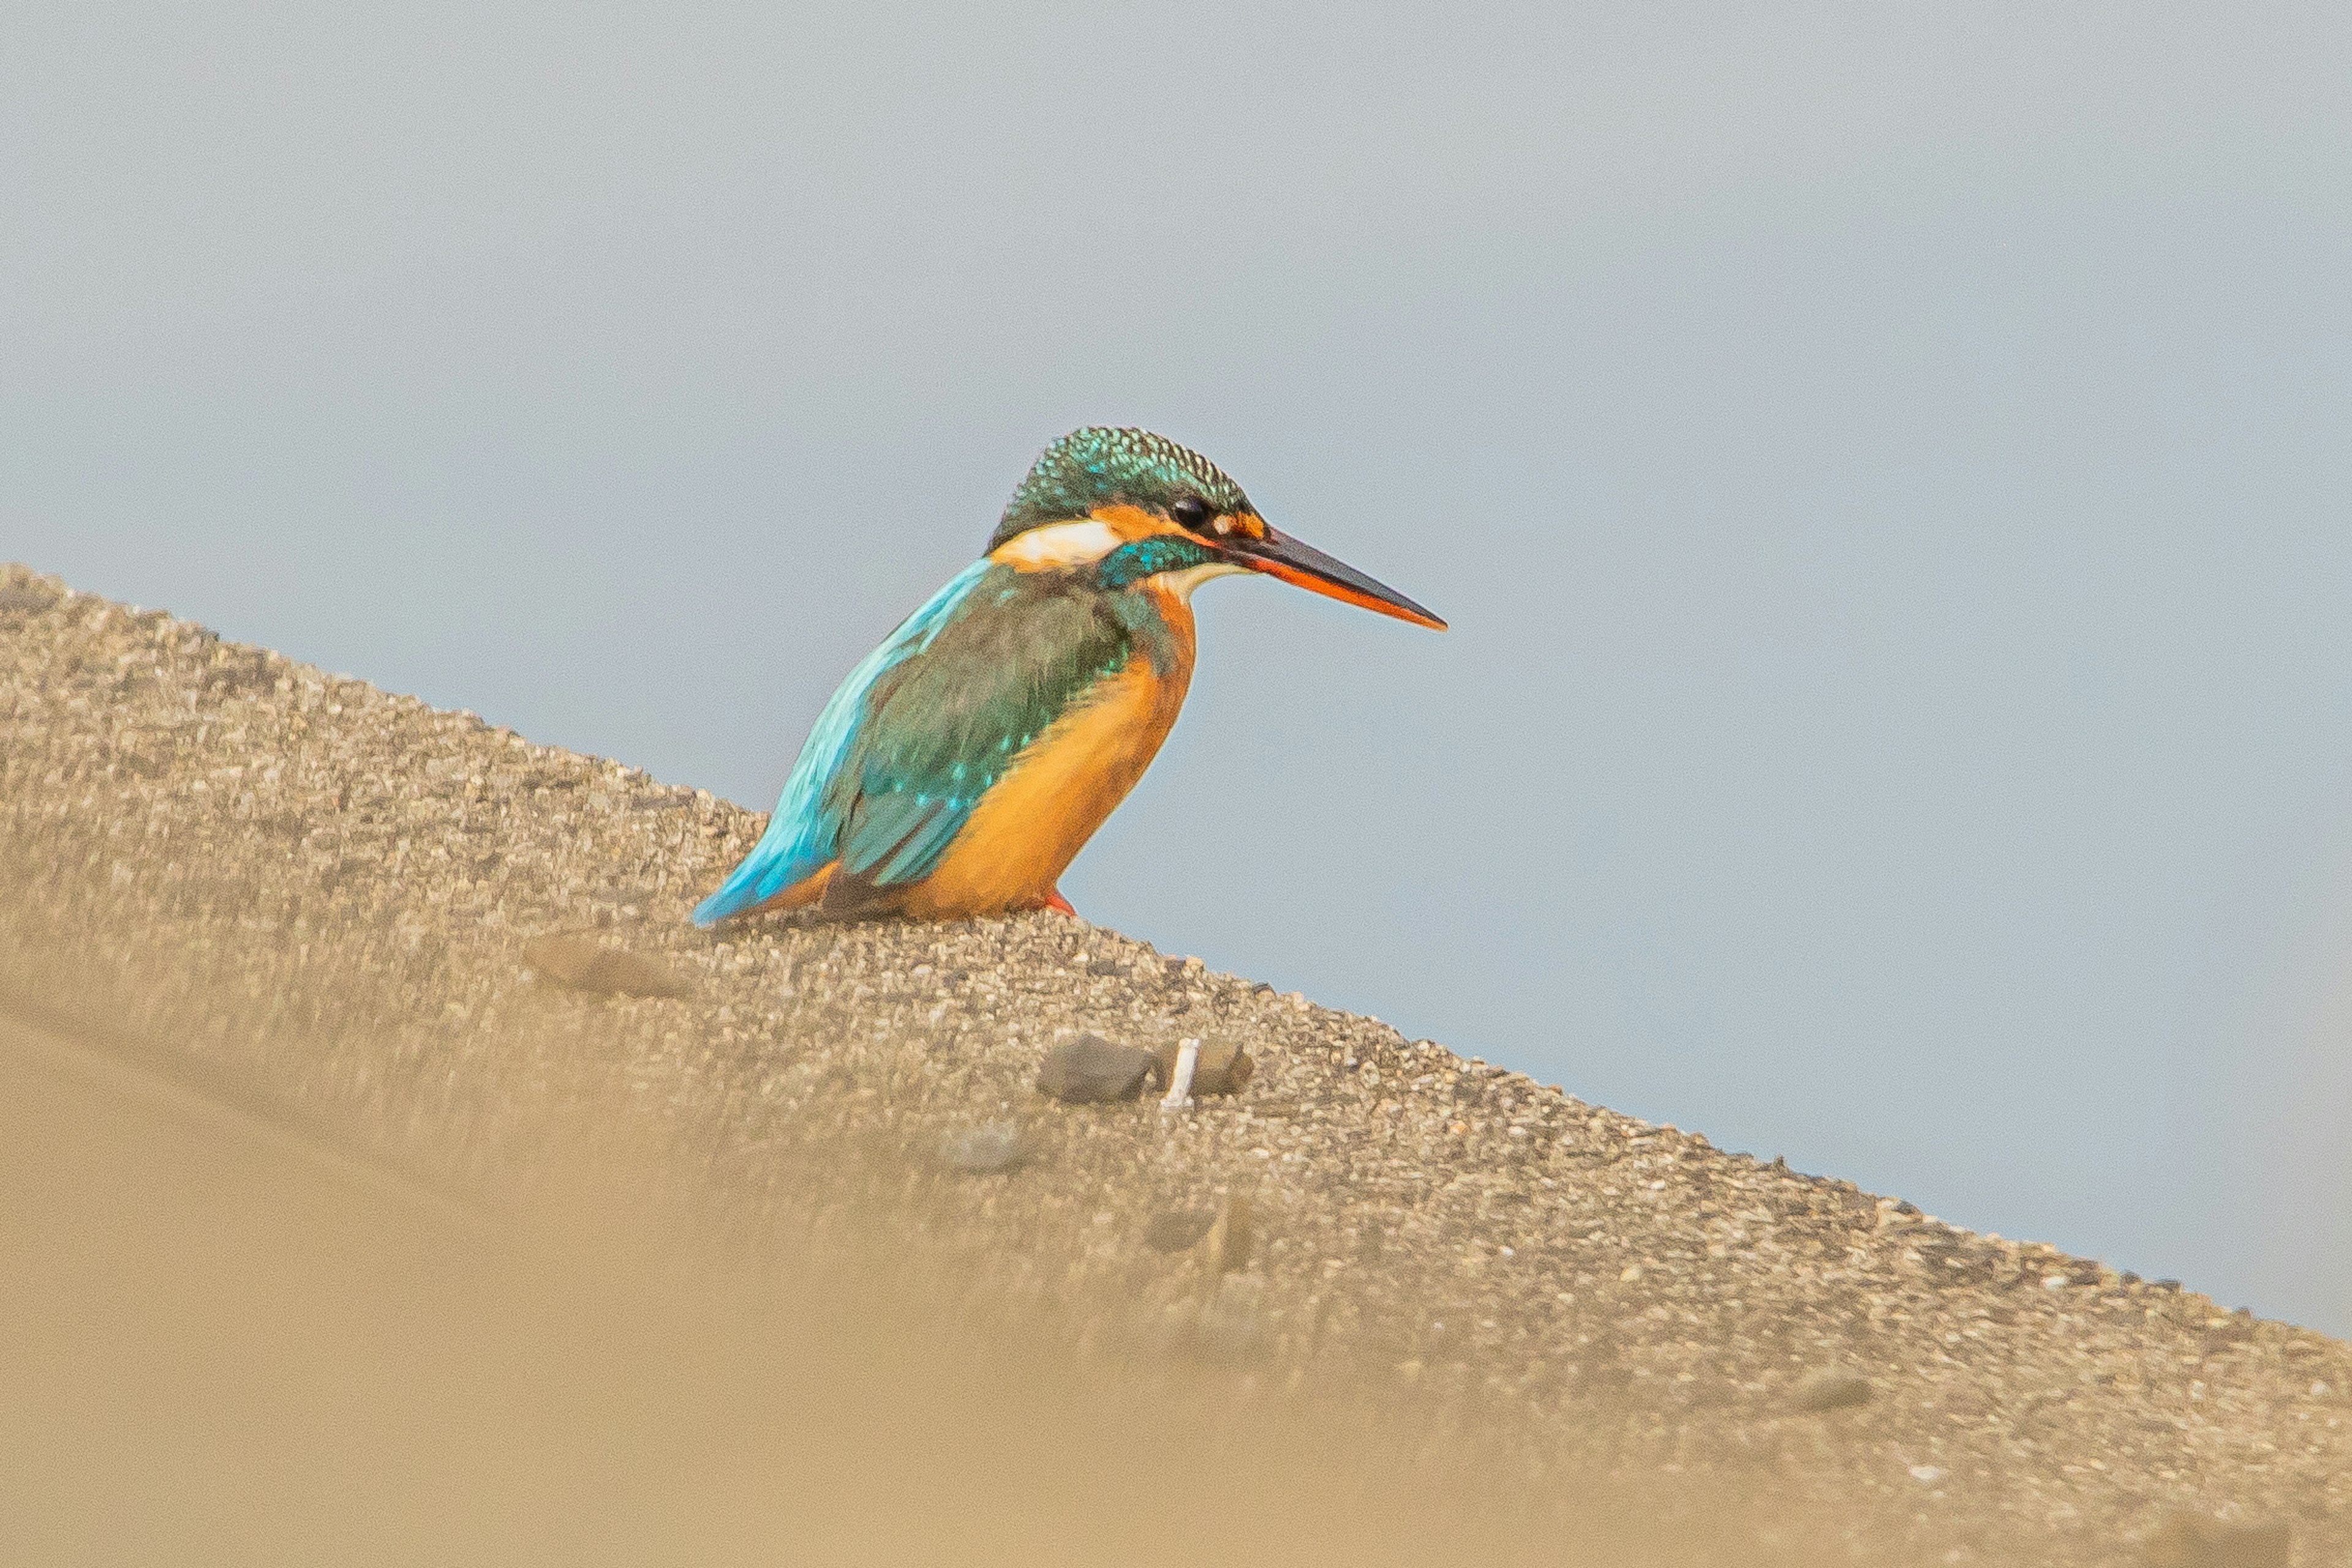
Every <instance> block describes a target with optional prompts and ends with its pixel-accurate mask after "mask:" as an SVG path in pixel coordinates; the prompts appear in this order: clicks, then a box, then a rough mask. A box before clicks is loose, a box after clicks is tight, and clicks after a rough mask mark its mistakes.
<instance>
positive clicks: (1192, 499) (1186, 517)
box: [1168, 496, 1216, 533]
mask: <svg viewBox="0 0 2352 1568" xmlns="http://www.w3.org/2000/svg"><path fill="white" fill-rule="evenodd" d="M1168 515H1169V516H1170V517H1172V518H1174V519H1175V520H1176V521H1178V522H1181V523H1182V524H1183V525H1184V526H1185V527H1186V528H1189V529H1191V530H1192V531H1193V532H1195V533H1203V532H1206V531H1208V527H1209V520H1210V519H1211V518H1213V517H1214V516H1215V515H1216V509H1215V508H1213V507H1212V506H1211V505H1210V504H1209V503H1208V502H1207V501H1204V500H1202V499H1201V498H1200V497H1199V496H1186V497H1184V498H1183V499H1181V500H1179V501H1178V502H1177V503H1176V504H1175V505H1174V506H1171V507H1170V508H1169V509H1168Z"/></svg>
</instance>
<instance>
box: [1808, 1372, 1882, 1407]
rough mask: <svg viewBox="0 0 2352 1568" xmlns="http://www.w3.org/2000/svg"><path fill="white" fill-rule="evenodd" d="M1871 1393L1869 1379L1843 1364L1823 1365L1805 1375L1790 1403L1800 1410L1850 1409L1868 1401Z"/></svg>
mask: <svg viewBox="0 0 2352 1568" xmlns="http://www.w3.org/2000/svg"><path fill="white" fill-rule="evenodd" d="M1870 1394H1871V1387H1870V1379H1868V1378H1866V1377H1864V1376H1862V1375H1860V1374H1859V1373H1851V1372H1847V1371H1846V1370H1845V1369H1844V1368H1843V1367H1823V1368H1822V1369H1821V1370H1820V1371H1818V1372H1812V1373H1807V1374H1806V1375H1805V1377H1804V1378H1803V1380H1802V1381H1801V1382H1800V1383H1799V1384H1797V1386H1796V1387H1795V1388H1794V1389H1793V1390H1791V1391H1790V1394H1789V1403H1790V1404H1791V1405H1795V1406H1796V1407H1797V1408H1798V1409H1800V1410H1812V1411H1820V1410H1847V1409H1851V1408H1853V1406H1854V1405H1867V1404H1869V1403H1870Z"/></svg>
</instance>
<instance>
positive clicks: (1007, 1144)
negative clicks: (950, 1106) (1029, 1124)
mask: <svg viewBox="0 0 2352 1568" xmlns="http://www.w3.org/2000/svg"><path fill="white" fill-rule="evenodd" d="M1028 1154H1029V1150H1028V1145H1027V1143H1026V1142H1025V1141H1024V1139H1023V1138H1022V1136H1021V1129H1020V1128H1018V1127H1015V1126H1014V1125H1013V1123H1012V1122H1010V1121H984V1122H982V1123H981V1125H979V1126H978V1127H966V1128H963V1129H961V1130H960V1131H954V1132H950V1133H949V1134H948V1135H947V1136H946V1137H945V1138H942V1139H941V1140H940V1159H942V1160H944V1161H946V1162H947V1163H949V1164H950V1165H952V1166H954V1167H955V1168H956V1169H957V1170H959V1171H970V1172H972V1173H976V1174H980V1175H991V1174H993V1173H997V1172H1001V1171H1010V1170H1012V1169H1013V1167H1014V1166H1016V1165H1018V1164H1020V1163H1021V1162H1022V1161H1023V1160H1024V1159H1026V1158H1027V1157H1028Z"/></svg>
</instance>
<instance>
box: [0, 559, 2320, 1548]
mask: <svg viewBox="0 0 2352 1568" xmlns="http://www.w3.org/2000/svg"><path fill="white" fill-rule="evenodd" d="M760 826H761V819H760V818H759V817H758V816H756V815H755V814H752V813H749V812H745V811H742V810H740V809H739V808H737V807H734V806H731V805H728V804H727V803H726V802H723V801H719V800H715V799H713V798H711V797H710V796H709V795H707V794H703V793H700V792H696V791H691V790H684V789H679V788H676V787H673V786H669V785H665V784H661V783H660V782H659V781H657V780H654V779H651V778H648V777H647V776H646V774H644V773H641V772H638V771H636V770H634V769H630V768H626V767H625V766H622V765H620V764H618V763H610V762H604V761H600V760H598V759H594V758H587V757H581V756H577V755H573V754H571V753H568V752H562V751H560V750H557V749H555V748H551V747H545V746H539V745H534V744H533V743H531V742H529V741H528V740H526V739H524V738H523V737H520V736H518V735H515V734H513V733H511V732H510V731H503V730H499V729H497V728H494V727H493V726H491V725H489V724H488V723H485V722H484V721H481V720H479V719H478V718H476V717H475V716H473V715H471V714H464V713H444V712H436V711H434V710H431V709H428V708H426V707H425V706H424V705H423V704H421V703H419V702H416V701H415V700H412V699H406V698H399V697H394V696H392V695H389V694H387V693H384V692H381V691H378V690H376V689H373V688H371V687H369V686H367V685H365V684H364V683H363V682H361V681H357V680H352V679H346V678H341V677H335V676H330V675H326V674H323V673H322V672H320V671H318V670H315V669H310V668H305V667H303V666H301V665H299V664H295V663H293V662H291V661H289V660H287V659H284V658H279V657H278V656H276V655H274V654H270V653H268V652H266V651H264V650H259V649H251V648H240V647H236V646H234V645H232V644H228V643H224V642H222V641H221V640H220V639H219V638H217V637H214V636H213V635H212V634H210V633H208V632H206V631H205V630H204V628H202V627H199V626H192V625H189V624H188V623H185V622H180V621H175V620H173V619H172V618H171V617H169V616H164V615H163V614H161V613H158V612H132V611H131V610H129V609H127V608H126V607H124V606H121V605H110V604H109V603H107V602H106V601H104V600H102V599H98V598H95V597H93V596H90V595H77V594H71V593H69V592H68V591H67V590H66V589H65V588H64V586H63V584H58V583H55V582H54V581H51V580H48V579H43V578H40V577H37V576H36V575H34V574H31V573H29V572H26V571H25V570H24V569H22V568H16V567H8V568H0V1021H5V1035H0V1193H5V1195H6V1199H7V1201H6V1202H5V1204H0V1390H5V1393H6V1394H7V1395H8V1397H7V1398H6V1399H5V1400H0V1562H11V1563H13V1562H18V1561H22V1562H30V1563H256V1562H259V1563H322V1562H331V1563H344V1562H386V1563H393V1562H401V1563H407V1562H418V1561H426V1562H456V1563H466V1562H482V1563H493V1562H495V1563H532V1562H563V1563H574V1562H613V1563H654V1562H680V1563H725V1562H760V1563H765V1562H778V1561H785V1562H856V1563H877V1562H878V1563H887V1562H910V1563H911V1562H925V1563H929V1562H939V1561H943V1560H947V1561H958V1562H961V1561H967V1560H970V1561H1003V1562H1015V1561H1018V1562H1024V1563H1028V1562H1072V1563H1096V1562H1159V1561H1171V1560H1175V1559H1179V1558H1183V1559H1191V1560H1198V1559H1202V1558H1204V1557H1205V1558H1210V1559H1213V1560H1217V1561H1238V1562H1273V1561H1281V1562H1286V1563H1292V1562H1295V1563H1388V1562H1394V1563H1428V1562H1463V1563H1469V1562H1478V1563H1486V1562H1531V1563H1563V1562H1565V1563H1636V1564H1639V1563H1724V1562H1738V1563H1758V1564H1771V1563H1798V1562H1803V1563H1821V1562H1839V1563H1864V1564H1882V1563H1885V1564H1892V1563H1923V1564H1979V1563H2016V1564H2040V1563H2112V1564H2116V1565H2118V1568H2122V1565H2126V1564H2139V1565H2146V1568H2184V1565H2196V1564H2242V1565H2263V1568H2273V1565H2275V1564H2281V1563H2300V1564H2303V1565H2305V1568H2309V1565H2312V1564H2318V1563H2337V1562H2342V1561H2346V1560H2347V1556H2352V1347H2347V1346H2346V1345H2344V1344H2342V1343H2339V1342H2334V1341H2331V1340H2328V1339H2326V1338H2325V1337H2324V1336H2320V1335H2317V1334H2313V1333H2310V1332H2307V1331H2302V1330H2298V1329H2295V1328H2294V1327H2292V1326H2290V1325H2286V1324H2282V1323H2275V1322H2267V1321H2260V1320H2257V1319H2254V1318H2252V1317H2251V1316H2249V1315H2247V1314H2245V1313H2242V1312H2232V1311H2229V1310H2225V1309H2223V1308H2222V1307H2221V1306H2219V1305H2217V1304H2216V1303H2215V1302H2213V1301H2212V1300H2209V1299H2208V1298H2206V1297H2204V1296H2202V1295H2200V1294H2199V1293H2197V1292H2196V1291H2195V1290H2194V1289H2184V1288H2182V1287H2180V1286H2179V1285H2177V1284H2175V1283H2173V1282H2169V1281H2161V1280H2145V1279H2137V1278H2135V1277H2133V1276H2130V1275H2126V1274H2120V1273H2117V1272H2116V1271H2115V1270H2113V1269H2111V1268H2105V1267H2103V1266H2102V1265H2100V1264H2099V1263H2097V1262H2096V1261H2095V1260H2091V1259H2085V1258H2070V1257H2068V1256H2066V1255H2065V1254H2063V1253H2061V1252H2059V1251H2057V1250H2056V1249H2054V1248H2052V1247H2045V1246H2041V1245H2038V1244H2034V1243H2031V1242H2019V1241H2015V1240H2011V1239H2004V1238H2001V1237H1990V1236H1981V1235H1976V1234H1973V1233H1970V1232H1968V1231H1966V1230H1963V1229H1960V1228H1958V1227H1956V1226H1949V1225H1947V1224H1944V1223H1943V1222H1941V1221H1938V1220H1937V1219H1935V1218H1934V1217H1932V1216H1930V1215H1922V1214H1920V1213H1919V1212H1918V1211H1917V1210H1916V1208H1914V1207H1912V1206H1911V1205H1907V1204H1904V1203H1901V1202H1899V1201H1897V1200H1895V1199H1893V1198H1885V1197H1875V1196H1874V1195H1873V1194H1867V1193H1864V1192H1861V1191H1859V1190H1858V1189H1856V1188H1855V1187H1854V1186H1853V1184H1850V1183H1846V1182H1842V1181H1838V1180H1836V1179H1834V1178H1829V1177H1821V1176H1811V1175H1807V1174H1805V1173H1800V1172H1796V1171H1792V1170H1790V1169H1789V1168H1788V1167H1787V1166H1786V1165H1785V1164H1782V1163H1779V1162H1772V1163H1765V1162H1760V1161H1758V1160H1756V1159H1754V1158H1752V1157H1750V1156H1748V1155H1746V1154H1740V1153H1735V1152H1726V1151H1723V1150H1720V1149H1717V1148H1716V1147H1714V1146H1713V1145H1712V1144H1711V1143H1709V1142H1708V1141H1707V1140H1706V1138H1705V1137H1703V1136H1701V1135H1699V1134H1697V1133H1696V1132H1691V1131H1683V1130H1680V1129H1676V1128H1674V1127H1661V1126H1654V1125H1651V1124H1648V1123H1645V1122H1642V1121H1636V1120H1634V1119H1633V1118H1629V1117H1625V1116H1622V1115H1619V1114H1617V1113H1615V1112H1612V1111H1610V1110H1607V1109H1605V1108H1603V1107H1600V1106H1595V1105H1591V1104H1588V1103H1586V1102H1584V1101H1582V1100H1578V1099H1577V1098H1576V1097H1575V1096H1573V1095H1571V1094H1569V1093H1567V1092H1564V1091H1563V1090H1562V1089H1559V1088H1558V1087H1554V1086H1548V1085H1543V1084H1538V1083H1536V1082H1534V1081H1532V1080H1530V1079H1528V1078H1527V1077H1526V1076H1525V1075H1523V1074H1518V1073H1514V1072H1509V1071H1507V1070H1505V1069H1503V1068H1498V1067H1496V1066H1493V1065H1491V1064H1487V1063H1485V1062H1481V1061H1478V1060H1475V1058H1472V1059H1465V1058H1462V1057H1460V1056H1457V1055H1455V1054H1454V1052H1452V1051H1450V1050H1447V1049H1446V1048H1445V1047H1443V1046H1441V1045H1439V1044H1437V1043H1436V1042H1433V1041H1427V1040H1407V1039H1404V1038H1403V1037H1402V1036H1401V1035H1399V1034H1398V1032H1397V1031H1396V1030H1394V1029H1392V1028H1391V1027H1389V1026H1386V1025H1384V1024H1381V1023H1380V1022H1379V1021H1378V1020H1377V1019H1372V1018H1366V1017H1360V1016H1349V1015H1347V1014H1341V1013H1335V1012H1330V1011H1328V1010H1325V1009H1321V1008H1318V1007H1315V1006H1313V1005H1311V1004H1309V1003H1308V1002H1307V1000H1306V999H1305V998H1303V997H1283V996H1277V995H1276V994H1273V992H1272V991H1271V989H1270V988H1268V987H1264V986H1259V985H1255V984H1251V983H1250V982H1249V981H1247V980H1246V979H1243V978H1240V977H1236V976H1232V975H1223V974H1216V973H1210V972H1207V971H1205V970H1204V969H1203V968H1202V966H1201V965H1200V964H1198V963H1195V962H1192V961H1190V960H1183V959H1176V958H1171V957H1168V956H1166V955H1162V954H1160V953H1158V952H1154V951H1153V950H1152V949H1151V948H1150V945H1149V944H1147V943H1143V942H1136V941H1134V940H1133V939H1130V938H1128V937H1125V936H1122V935H1120V934H1119V933H1118V932H1115V931H1106V930H1102V929H1099V928H1096V927H1093V926H1090V925H1087V923H1085V922H1083V921H1066V920H1062V919H1059V918H1057V917H1054V916H1047V915H1037V916H1023V917H1019V918H1016V919H1012V920H1003V921H968V922H961V923H950V924H938V925H924V924H904V925H877V926H856V927H846V928H843V927H825V926H814V925H809V924H806V923H800V922H793V921H767V922H757V921H755V922H750V923H747V924H745V925H742V926H740V927H737V928H732V929H730V930H726V931H719V932H715V933H711V932H699V931H693V930H692V929H690V928H689V927H688V925H687V924H686V923H685V920H684V916H685V913H686V910H687V909H688V907H689V906H690V904H691V902H692V900H693V899H694V898H695V897H696V895H697V894H698V893H699V892H700V891H702V890H705V889H708V888H709V886H710V885H711V883H712V882H713V881H714V880H715V879H717V877H718V876H719V874H720V873H721V872H722V871H723V870H724V869H725V868H726V867H727V866H728V865H729V864H730V863H731V861H732V860H733V859H734V858H735V857H737V856H738V855H740V853H741V852H742V851H743V850H744V849H745V848H746V847H748V846H749V845H750V843H751V840H752V838H753V837H755V836H756V834H757V833H758V831H759V828H760ZM551 933H569V934H568V935H565V936H563V937H562V940H563V941H564V942H567V943H569V944H571V948H570V951H572V952H574V953H575V954H576V953H578V952H580V951H581V949H582V947H583V945H584V946H586V947H588V948H591V949H593V950H594V951H595V952H599V953H602V954H603V955H604V956H601V957H594V958H593V962H586V963H571V962H563V961H556V960H551V958H550V957H549V956H548V950H547V949H546V948H545V947H544V946H541V945H539V943H540V942H541V941H542V940H543V939H545V938H547V937H549V936H550V935H551ZM1087 1033H1094V1034H1099V1035H1101V1036H1104V1037H1108V1038H1110V1039H1112V1040H1115V1041H1117V1042H1118V1043H1121V1044H1123V1045H1128V1046H1133V1047H1144V1048H1148V1049H1150V1050H1155V1051H1158V1050H1165V1049H1168V1048H1170V1047H1172V1046H1173V1045H1174V1044H1175V1042H1176V1041H1177V1040H1179V1039H1180V1038H1199V1039H1202V1040H1204V1041H1206V1042H1207V1043H1208V1044H1209V1045H1210V1046H1211V1047H1214V1048H1217V1049H1219V1050H1245V1051H1246V1052H1247V1053H1248V1054H1249V1056H1250V1057H1251V1058H1252V1059H1253V1061H1254V1062H1255V1068H1256V1070H1255V1076H1253V1077H1252V1078H1250V1079H1249V1080H1248V1081H1247V1083H1246V1084H1245V1085H1244V1086H1243V1087H1242V1088H1241V1089H1240V1091H1239V1092H1236V1093H1233V1094H1230V1095H1225V1096H1221V1097H1215V1098H1209V1099H1203V1100H1202V1101H1201V1103H1200V1104H1199V1105H1198V1106H1197V1107H1196V1108H1194V1109H1193V1110H1191V1111H1189V1112H1186V1113H1184V1114H1181V1115H1178V1116H1171V1117H1163V1116H1161V1115H1160V1113H1159V1112H1158V1111H1157V1110H1154V1109H1153V1108H1152V1107H1151V1106H1150V1104H1148V1103H1143V1104H1139V1103H1135V1102H1127V1103H1117V1104H1088V1105H1072V1104H1064V1103H1062V1102H1060V1101H1057V1100H1052V1099H1049V1098H1047V1097H1045V1096H1044V1095H1042V1094H1040V1093H1039V1091H1038V1089H1037V1087H1036V1084H1037V1079H1038V1074H1039V1068H1040V1066H1041V1064H1042V1063H1043V1062H1044V1061H1045V1058H1046V1056H1047V1054H1048V1052H1050V1051H1051V1050H1053V1049H1054V1048H1055V1047H1056V1046H1058V1045H1061V1044H1065V1043H1067V1042H1069V1041H1072V1040H1074V1039H1076V1038H1077V1037H1080V1036H1081V1035H1082V1034H1087ZM1906 1113H1919V1112H1916V1110H1913V1111H1908V1112H1906ZM990 1150H996V1151H1000V1152H1003V1153H1005V1154H1007V1155H1013V1154H1017V1156H1018V1158H1017V1159H1006V1160H1002V1161H999V1160H995V1159H993V1158H982V1159H977V1160H976V1159H975V1158H974V1152H975V1151H977V1152H980V1153H982V1154H985V1153H986V1152H988V1151H990ZM975 1164H979V1165H982V1166H985V1167H987V1168H984V1169H975V1168H973V1167H974V1165H975Z"/></svg>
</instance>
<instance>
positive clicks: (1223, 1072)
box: [1159, 1040, 1257, 1094]
mask: <svg viewBox="0 0 2352 1568" xmlns="http://www.w3.org/2000/svg"><path fill="white" fill-rule="evenodd" d="M1177 1049H1178V1042H1176V1041H1174V1040H1171V1041H1169V1042H1168V1043H1167V1044H1166V1045H1163V1046H1161V1047H1160V1052H1159V1058H1160V1082H1162V1083H1167V1082H1169V1081H1170V1080H1171V1079H1173V1078H1174V1077H1175V1073H1176V1052H1177ZM1256 1069H1257V1064H1256V1063H1255V1062H1253V1061H1251V1060H1250V1054H1249V1052H1247V1051H1245V1050H1244V1049H1242V1047H1239V1046H1237V1045H1235V1044H1234V1043H1233V1042H1232V1041H1231V1040H1202V1042H1201V1059H1200V1061H1199V1062H1198V1063H1197V1064H1195V1066H1194V1067H1193V1069H1192V1092H1193V1093H1194V1094H1239V1093H1240V1092H1241V1090H1242V1085H1244V1084H1245V1083H1247V1082H1249V1080H1250V1078H1251V1076H1252V1075H1253V1074H1254V1073H1255V1071H1256Z"/></svg>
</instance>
